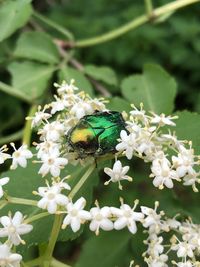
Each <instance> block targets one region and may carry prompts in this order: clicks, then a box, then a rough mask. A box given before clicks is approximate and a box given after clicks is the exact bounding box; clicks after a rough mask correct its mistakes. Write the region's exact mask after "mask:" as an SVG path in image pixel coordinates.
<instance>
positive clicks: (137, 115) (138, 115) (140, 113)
mask: <svg viewBox="0 0 200 267" xmlns="http://www.w3.org/2000/svg"><path fill="white" fill-rule="evenodd" d="M131 107H132V108H134V110H131V111H130V114H131V115H132V116H133V119H138V120H140V121H142V122H143V123H144V124H146V123H147V122H148V116H146V115H145V113H146V112H145V110H143V104H142V103H141V104H140V110H139V109H137V108H136V107H135V105H133V104H132V105H131Z"/></svg>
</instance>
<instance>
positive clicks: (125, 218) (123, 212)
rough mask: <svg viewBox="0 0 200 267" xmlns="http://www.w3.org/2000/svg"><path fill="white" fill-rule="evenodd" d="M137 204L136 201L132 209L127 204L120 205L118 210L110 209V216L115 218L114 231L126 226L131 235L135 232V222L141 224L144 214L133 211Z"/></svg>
mask: <svg viewBox="0 0 200 267" xmlns="http://www.w3.org/2000/svg"><path fill="white" fill-rule="evenodd" d="M137 204H138V201H136V202H135V205H134V207H133V208H131V207H130V206H129V205H127V204H122V205H121V207H120V209H118V208H115V207H111V212H112V214H113V215H114V216H116V217H117V219H116V221H115V222H114V228H115V229H116V230H121V229H123V228H124V227H126V226H127V227H128V229H129V231H130V232H131V233H132V234H135V233H136V232H137V226H136V221H140V222H141V221H142V219H143V218H144V214H142V213H141V212H135V211H134V210H135V208H136V206H137Z"/></svg>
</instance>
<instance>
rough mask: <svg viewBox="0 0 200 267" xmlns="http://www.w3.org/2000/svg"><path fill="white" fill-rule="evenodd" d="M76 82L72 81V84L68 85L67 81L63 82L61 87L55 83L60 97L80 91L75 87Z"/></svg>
mask: <svg viewBox="0 0 200 267" xmlns="http://www.w3.org/2000/svg"><path fill="white" fill-rule="evenodd" d="M74 82H75V81H74V80H73V79H72V80H71V81H70V84H68V83H66V81H63V82H62V84H61V85H59V84H57V83H54V86H55V87H56V88H58V89H57V92H58V94H59V95H64V94H74V91H76V90H79V89H78V88H77V87H76V86H74Z"/></svg>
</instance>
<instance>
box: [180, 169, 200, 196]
mask: <svg viewBox="0 0 200 267" xmlns="http://www.w3.org/2000/svg"><path fill="white" fill-rule="evenodd" d="M183 181H184V183H183V185H186V186H188V185H191V186H192V188H193V190H194V192H198V189H197V187H196V183H200V172H196V171H195V170H194V169H191V170H190V173H188V174H187V175H186V176H184V177H183Z"/></svg>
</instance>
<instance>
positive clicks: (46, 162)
mask: <svg viewBox="0 0 200 267" xmlns="http://www.w3.org/2000/svg"><path fill="white" fill-rule="evenodd" d="M54 85H55V87H56V88H57V95H56V96H55V101H53V102H52V103H50V104H49V105H45V107H44V108H43V109H42V108H41V107H39V108H38V111H37V112H36V114H35V116H34V117H32V118H31V119H32V126H33V127H37V128H38V134H39V135H40V142H39V143H37V144H36V143H35V145H36V149H37V158H38V160H37V161H36V162H39V163H41V164H42V165H41V167H40V170H39V173H40V174H41V175H42V176H45V175H46V174H48V173H50V174H51V175H52V176H53V177H57V176H59V175H60V172H61V169H63V168H64V167H65V166H66V165H67V164H68V162H69V161H71V162H73V161H74V160H75V159H77V158H78V157H77V155H76V154H75V153H72V152H69V150H70V149H69V148H68V147H67V144H66V135H67V133H68V131H69V130H70V129H71V128H72V127H73V126H75V125H76V123H77V122H78V121H79V120H80V119H81V118H82V117H83V116H85V115H88V114H92V113H93V112H94V111H95V110H100V111H105V110H106V107H105V105H104V103H105V102H106V101H105V100H104V99H92V98H90V96H88V95H87V94H85V93H84V92H83V91H81V92H78V88H77V87H75V85H74V80H71V82H70V84H67V83H66V82H62V84H61V85H59V84H54ZM132 108H133V110H132V111H130V116H129V117H128V118H127V114H126V115H125V117H126V118H127V119H126V125H127V127H126V128H127V130H122V131H121V134H120V140H119V144H118V145H117V146H116V150H117V151H118V152H119V153H123V154H124V155H125V156H126V157H127V159H129V160H130V159H132V157H133V156H137V157H139V158H142V159H143V160H144V161H145V162H151V172H152V173H151V175H150V177H152V178H153V184H154V186H155V187H158V188H159V189H163V188H164V187H168V188H172V187H173V186H174V181H182V182H183V184H184V185H186V186H192V188H193V190H194V191H195V192H197V191H198V189H197V187H196V184H197V183H199V182H200V169H199V156H196V155H195V154H194V150H193V148H192V144H191V142H187V141H181V140H178V139H177V137H176V135H175V134H171V133H170V132H166V127H164V126H167V127H171V126H175V125H176V124H175V123H174V121H173V120H174V119H177V116H165V114H161V115H157V114H155V113H152V112H151V113H149V114H146V112H145V111H144V109H143V106H142V105H141V107H140V109H137V108H136V107H135V106H134V105H132ZM29 119H30V118H29ZM117 155H118V154H117ZM5 156H6V155H5ZM76 162H77V161H76ZM120 164H121V163H120V162H119V161H117V162H116V163H115V165H114V166H113V170H111V169H109V168H105V173H107V174H108V175H109V176H110V180H109V181H108V182H106V184H108V183H109V182H118V183H119V188H120V189H122V186H121V184H120V180H129V181H131V180H132V179H131V178H130V177H129V176H127V175H125V174H126V173H127V171H128V168H129V167H128V166H126V167H122V166H121V165H120ZM12 165H13V167H15V163H13V164H12ZM120 168H121V170H120ZM123 173H124V174H123Z"/></svg>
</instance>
